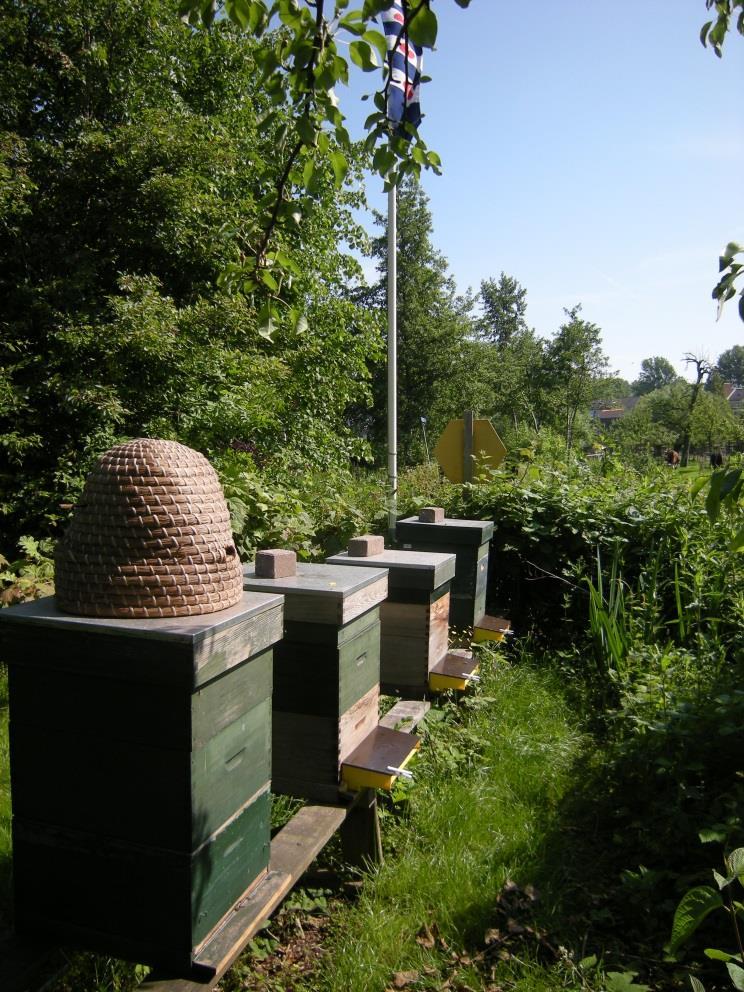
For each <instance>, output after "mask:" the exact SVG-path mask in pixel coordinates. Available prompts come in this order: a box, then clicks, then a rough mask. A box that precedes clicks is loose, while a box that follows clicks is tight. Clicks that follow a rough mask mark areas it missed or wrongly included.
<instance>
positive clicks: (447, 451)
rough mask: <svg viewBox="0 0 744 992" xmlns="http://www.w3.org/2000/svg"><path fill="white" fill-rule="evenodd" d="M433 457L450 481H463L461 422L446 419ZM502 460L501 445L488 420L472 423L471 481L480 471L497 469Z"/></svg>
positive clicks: (463, 447) (463, 426)
mask: <svg viewBox="0 0 744 992" xmlns="http://www.w3.org/2000/svg"><path fill="white" fill-rule="evenodd" d="M434 455H435V456H436V459H437V461H438V462H439V464H440V465H441V467H442V471H443V472H444V474H445V475H446V476H447V478H448V479H449V480H450V482H464V480H465V476H464V473H463V468H464V465H463V462H464V458H465V421H464V420H450V422H449V423H448V424H447V426H446V427H445V428H444V432H443V434H442V436H441V437H440V438H439V440H438V441H437V446H436V448H435V449H434ZM505 457H506V448H505V447H504V442H503V441H502V440H501V438H500V437H499V436H498V434H497V433H496V431H495V430H494V429H493V427H492V425H491V421H490V420H473V459H474V461H473V479H475V478H476V477H477V476H478V473H479V472H480V471H481V470H482V469H484V468H498V467H499V465H500V464H501V463H502V462H503V460H504V458H505Z"/></svg>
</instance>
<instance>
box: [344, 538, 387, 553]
mask: <svg viewBox="0 0 744 992" xmlns="http://www.w3.org/2000/svg"><path fill="white" fill-rule="evenodd" d="M384 550H385V538H384V537H380V536H379V535H378V534H363V535H362V536H361V537H352V539H351V540H350V541H349V555H350V556H351V557H352V558H371V557H373V556H374V555H381V554H382V552H383V551H384Z"/></svg>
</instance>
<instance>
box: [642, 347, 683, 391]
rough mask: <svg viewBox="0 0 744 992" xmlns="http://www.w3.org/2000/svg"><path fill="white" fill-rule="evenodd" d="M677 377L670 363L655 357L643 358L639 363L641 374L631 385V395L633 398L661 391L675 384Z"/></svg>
mask: <svg viewBox="0 0 744 992" xmlns="http://www.w3.org/2000/svg"><path fill="white" fill-rule="evenodd" d="M678 378H679V376H678V375H677V373H676V372H675V370H674V366H673V365H672V363H671V362H670V361H669V360H668V359H666V358H662V357H661V356H660V355H656V356H655V357H654V358H644V359H643V361H642V362H641V374H640V375H639V376H638V378H637V379H636V381H635V382H634V383H633V386H632V388H633V393H634V395H635V396H645V395H646V393H650V392H652V391H653V390H654V389H661V388H663V387H664V386H668V385H670V384H671V383H672V382H675V381H676V380H677V379H678Z"/></svg>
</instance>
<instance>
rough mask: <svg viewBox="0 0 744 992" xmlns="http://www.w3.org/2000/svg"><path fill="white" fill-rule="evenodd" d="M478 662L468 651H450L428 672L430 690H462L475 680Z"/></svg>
mask: <svg viewBox="0 0 744 992" xmlns="http://www.w3.org/2000/svg"><path fill="white" fill-rule="evenodd" d="M477 671H478V662H477V661H476V660H475V659H474V658H473V655H472V653H471V652H470V651H462V652H460V651H450V652H449V654H447V655H445V656H444V658H442V660H441V661H438V662H437V664H436V665H435V666H434V667H433V668H432V669H431V671H430V672H429V689H430V691H431V692H447V691H448V690H451V689H454V691H455V692H464V691H465V690H466V689H467V688H468V686H470V685H471V684H472V683H473V682H475V681H477V676H476V672H477Z"/></svg>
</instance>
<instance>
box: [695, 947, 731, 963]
mask: <svg viewBox="0 0 744 992" xmlns="http://www.w3.org/2000/svg"><path fill="white" fill-rule="evenodd" d="M703 954H704V955H705V956H706V958H710V959H711V961H732V960H733V959H734V955H733V954H727V953H726V951H719V950H718V948H717V947H706V948H705V950H704V951H703Z"/></svg>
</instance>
